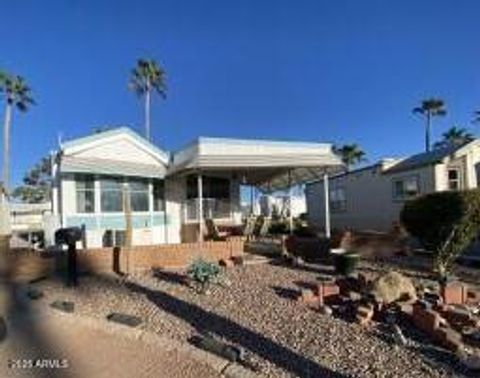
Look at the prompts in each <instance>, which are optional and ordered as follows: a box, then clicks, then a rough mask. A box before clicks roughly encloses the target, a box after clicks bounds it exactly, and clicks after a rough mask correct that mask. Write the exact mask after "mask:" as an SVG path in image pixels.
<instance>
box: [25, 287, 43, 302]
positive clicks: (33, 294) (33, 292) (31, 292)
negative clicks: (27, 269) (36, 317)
mask: <svg viewBox="0 0 480 378" xmlns="http://www.w3.org/2000/svg"><path fill="white" fill-rule="evenodd" d="M27 297H28V298H30V299H32V300H37V299H40V298H42V297H43V292H42V291H41V290H38V289H34V288H30V289H28V290H27Z"/></svg>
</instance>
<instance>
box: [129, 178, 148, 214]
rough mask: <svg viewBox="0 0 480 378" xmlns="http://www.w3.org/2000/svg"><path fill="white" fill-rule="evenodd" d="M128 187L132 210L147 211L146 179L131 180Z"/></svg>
mask: <svg viewBox="0 0 480 378" xmlns="http://www.w3.org/2000/svg"><path fill="white" fill-rule="evenodd" d="M128 189H129V192H130V205H131V208H132V211H148V181H147V180H131V181H129V183H128Z"/></svg>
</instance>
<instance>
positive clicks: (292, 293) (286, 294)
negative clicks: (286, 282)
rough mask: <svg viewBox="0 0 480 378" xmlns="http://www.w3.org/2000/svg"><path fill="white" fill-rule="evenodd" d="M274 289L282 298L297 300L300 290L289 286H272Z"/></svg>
mask: <svg viewBox="0 0 480 378" xmlns="http://www.w3.org/2000/svg"><path fill="white" fill-rule="evenodd" d="M272 290H273V291H274V292H275V294H277V295H278V296H279V297H280V298H284V299H289V300H293V301H294V300H296V299H297V297H298V290H295V289H290V288H287V287H280V286H272Z"/></svg>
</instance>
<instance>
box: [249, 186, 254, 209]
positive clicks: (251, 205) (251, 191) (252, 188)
mask: <svg viewBox="0 0 480 378" xmlns="http://www.w3.org/2000/svg"><path fill="white" fill-rule="evenodd" d="M254 190H255V187H254V186H253V185H250V216H253V197H254V195H253V191H254Z"/></svg>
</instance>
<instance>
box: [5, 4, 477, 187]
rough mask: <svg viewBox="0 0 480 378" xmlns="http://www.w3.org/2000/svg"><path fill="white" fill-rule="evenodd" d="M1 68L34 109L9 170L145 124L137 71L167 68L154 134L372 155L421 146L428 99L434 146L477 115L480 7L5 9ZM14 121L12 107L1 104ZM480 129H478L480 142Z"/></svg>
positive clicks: (168, 142) (170, 143) (165, 140)
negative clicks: (438, 105)
mask: <svg viewBox="0 0 480 378" xmlns="http://www.w3.org/2000/svg"><path fill="white" fill-rule="evenodd" d="M0 9H1V10H2V23H1V25H0V29H1V34H2V43H1V48H0V69H4V70H7V71H10V72H14V73H18V74H21V75H23V76H24V77H25V78H26V79H27V80H28V81H29V83H30V84H31V86H32V87H33V89H34V93H35V97H36V99H37V102H38V105H37V106H35V107H34V108H32V109H31V111H30V112H29V113H28V114H25V115H23V114H22V115H19V114H15V116H14V120H13V121H14V124H13V127H14V131H13V137H12V163H13V167H12V172H13V176H14V177H13V179H14V181H17V182H18V180H19V179H20V178H21V177H22V175H23V173H24V172H25V170H26V169H27V168H28V167H29V166H31V165H32V164H33V163H35V161H37V160H38V159H39V158H40V157H41V156H42V155H45V154H46V153H47V152H48V151H49V150H50V149H52V148H55V147H56V141H57V136H58V135H59V134H61V135H62V136H63V138H64V139H70V138H73V137H76V136H80V135H84V134H87V133H89V132H90V131H91V130H92V128H94V127H96V126H101V125H131V126H132V127H133V128H135V129H137V130H142V124H143V118H142V107H141V103H140V102H139V101H138V100H137V99H136V98H135V97H134V95H133V94H132V93H131V92H129V91H128V90H127V81H128V75H129V70H130V69H131V68H132V66H133V65H134V63H135V61H136V59H137V58H139V57H152V58H155V59H157V60H158V61H159V62H161V64H162V65H163V66H164V67H165V70H166V71H167V74H168V87H169V91H168V98H167V100H166V101H160V100H158V99H157V100H155V102H154V105H153V128H154V131H153V136H154V140H155V141H156V142H157V143H158V144H159V145H160V146H161V147H163V148H165V149H168V150H174V149H177V148H179V147H181V146H182V145H183V144H186V143H187V142H188V141H190V140H191V139H193V138H194V137H196V136H198V135H204V136H226V137H245V138H275V139H287V140H288V139H293V140H305V141H331V142H336V143H347V142H348V143H350V142H356V143H359V144H360V145H361V146H362V147H363V148H364V149H365V150H366V152H367V154H368V158H369V159H370V161H374V160H375V159H377V158H379V157H381V156H392V155H393V156H397V155H404V154H409V153H414V152H418V151H421V150H422V148H423V145H424V141H423V128H422V123H421V120H420V119H418V118H417V117H415V116H413V115H412V113H411V109H412V108H413V107H414V106H415V105H416V104H417V103H418V102H419V101H420V100H421V99H422V98H424V97H426V96H432V95H433V96H438V97H441V98H443V99H444V100H445V101H446V102H447V107H448V111H449V113H448V116H447V117H445V118H444V119H441V120H439V121H437V122H436V124H435V127H434V135H436V136H438V135H440V134H441V132H442V131H445V129H447V128H448V127H449V126H451V125H452V124H459V125H461V126H467V127H470V126H471V125H470V124H469V122H470V120H471V117H472V112H473V110H474V109H478V108H480V47H479V45H478V36H479V35H480V22H479V19H478V15H479V14H480V2H479V1H476V0H463V1H453V0H451V1H447V0H436V1H429V0H423V1H415V0H401V1H400V0H399V1H381V0H378V1H373V0H364V1H358V0H350V1H348V0H335V1H333V0H331V1H320V0H312V1H309V0H296V1H294V0H289V1H283V0H271V1H268V0H256V1H255V0H241V1H240V0H235V1H234V0H230V1H225V0H218V1H217V0H202V1H198V0H196V1H194V0H191V1H182V0H176V1H143V0H137V1H121V0H116V1H108V0H103V1H102V0H95V1H93V0H92V1H86V0H85V1H74V0H71V1H64V0H63V1H48V0H44V1H34V0H31V1H6V0H0ZM0 116H1V117H2V119H3V109H2V110H0ZM478 127H480V126H477V128H474V127H472V130H473V131H474V132H478Z"/></svg>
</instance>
